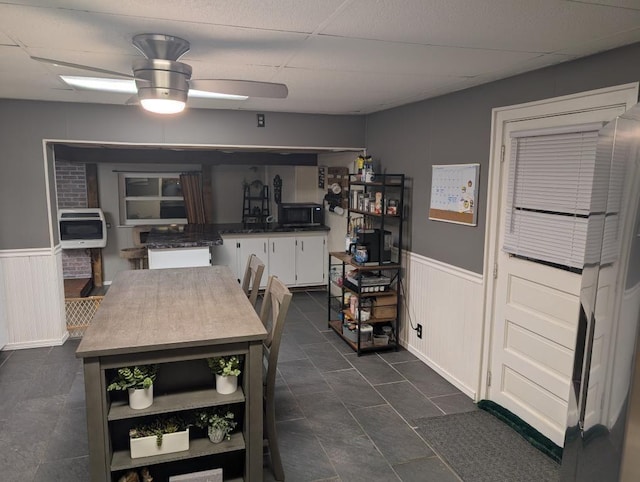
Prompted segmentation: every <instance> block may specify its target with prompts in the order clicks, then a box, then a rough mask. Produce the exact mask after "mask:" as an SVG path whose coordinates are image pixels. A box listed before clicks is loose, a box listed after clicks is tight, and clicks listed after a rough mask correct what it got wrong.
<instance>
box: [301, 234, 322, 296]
mask: <svg viewBox="0 0 640 482" xmlns="http://www.w3.org/2000/svg"><path fill="white" fill-rule="evenodd" d="M326 239H327V238H326V236H325V235H318V236H299V237H297V238H296V284H297V285H298V286H311V285H321V284H324V283H326V280H325V275H324V272H325V271H326V269H327V266H326V265H327V259H326V258H327V257H326V255H325V245H326Z"/></svg>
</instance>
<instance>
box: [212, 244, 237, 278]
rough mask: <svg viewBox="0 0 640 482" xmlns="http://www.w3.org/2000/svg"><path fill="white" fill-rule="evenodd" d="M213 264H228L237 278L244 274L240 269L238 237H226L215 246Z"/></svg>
mask: <svg viewBox="0 0 640 482" xmlns="http://www.w3.org/2000/svg"><path fill="white" fill-rule="evenodd" d="M212 251H213V264H214V265H215V266H228V267H229V268H231V271H232V272H233V275H234V276H235V278H236V279H241V277H242V276H243V275H244V271H243V272H242V274H240V273H239V271H238V239H236V238H228V237H226V236H225V237H224V239H223V242H222V244H218V245H216V246H213V248H212Z"/></svg>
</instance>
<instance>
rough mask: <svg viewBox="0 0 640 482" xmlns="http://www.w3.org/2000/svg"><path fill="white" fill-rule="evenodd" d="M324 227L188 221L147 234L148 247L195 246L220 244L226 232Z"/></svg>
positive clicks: (323, 228) (325, 228) (322, 229)
mask: <svg viewBox="0 0 640 482" xmlns="http://www.w3.org/2000/svg"><path fill="white" fill-rule="evenodd" d="M326 231H329V227H328V226H325V225H322V226H299V227H290V226H281V225H280V224H277V223H266V224H263V223H227V224H185V225H179V226H158V227H154V228H151V232H149V236H148V237H147V243H146V244H147V247H148V248H151V249H162V248H195V247H202V246H218V245H221V244H222V235H224V234H269V233H309V232H326Z"/></svg>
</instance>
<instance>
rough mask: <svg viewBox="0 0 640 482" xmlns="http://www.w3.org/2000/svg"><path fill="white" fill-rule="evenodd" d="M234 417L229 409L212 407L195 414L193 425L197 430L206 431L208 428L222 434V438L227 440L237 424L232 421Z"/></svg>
mask: <svg viewBox="0 0 640 482" xmlns="http://www.w3.org/2000/svg"><path fill="white" fill-rule="evenodd" d="M233 418H234V415H233V412H232V411H231V410H229V407H224V406H223V407H213V408H209V409H206V410H200V411H198V412H196V413H195V425H196V427H199V428H204V429H207V428H209V427H211V428H213V429H215V430H221V431H223V432H224V437H225V438H226V439H227V440H228V439H230V438H231V435H229V434H230V433H231V432H232V431H233V429H234V428H236V425H237V423H236V422H234V420H233Z"/></svg>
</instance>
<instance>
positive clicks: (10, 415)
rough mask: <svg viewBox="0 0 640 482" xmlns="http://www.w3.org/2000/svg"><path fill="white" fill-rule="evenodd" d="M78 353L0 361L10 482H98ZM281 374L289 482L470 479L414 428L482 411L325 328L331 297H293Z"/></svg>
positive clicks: (2, 470)
mask: <svg viewBox="0 0 640 482" xmlns="http://www.w3.org/2000/svg"><path fill="white" fill-rule="evenodd" d="M77 344H78V342H77V341H75V340H71V341H68V342H67V343H65V344H64V345H63V346H60V347H51V348H36V349H31V350H20V351H14V352H0V480H2V481H4V482H13V481H15V482H18V481H19V482H30V481H38V482H52V481H64V482H76V481H77V482H86V481H88V480H89V477H88V455H87V454H88V449H87V436H86V417H85V412H84V392H83V383H84V381H83V374H82V369H81V363H80V361H79V360H77V359H76V358H75V355H74V352H75V349H76V347H77ZM278 369H279V378H278V388H277V395H276V397H277V419H278V433H279V439H280V447H281V452H282V458H283V464H284V469H285V474H286V479H287V481H289V482H305V481H342V482H356V481H366V482H374V481H381V482H388V481H393V480H395V481H398V480H401V481H405V482H410V481H416V482H417V481H420V482H423V481H437V482H448V481H458V480H460V479H459V478H458V477H457V476H456V475H455V473H454V472H453V471H452V470H451V469H450V468H449V467H448V466H447V465H446V464H445V463H444V462H443V461H442V459H441V458H440V457H439V455H438V454H437V453H436V452H434V451H433V449H432V448H431V447H430V446H429V445H428V444H427V443H426V442H425V441H424V440H423V439H422V438H421V437H420V436H419V435H418V434H417V432H416V431H415V430H414V428H413V427H414V426H415V425H416V424H415V421H416V420H417V419H419V418H424V417H437V416H443V415H445V414H450V413H458V412H464V411H470V410H475V409H476V408H475V405H474V404H473V403H472V401H471V400H470V399H469V398H468V397H467V396H466V395H464V394H462V393H461V392H460V391H459V390H457V389H456V388H455V387H453V386H452V385H451V384H449V383H448V382H447V381H445V380H444V379H443V378H442V377H440V376H439V375H438V374H436V373H435V372H434V371H433V370H431V369H430V368H428V367H427V366H426V365H424V364H423V363H422V362H421V361H419V360H418V359H417V358H416V357H414V356H413V355H411V354H410V353H409V352H407V351H404V350H402V351H398V352H386V353H385V352H379V353H372V354H368V355H363V356H361V357H357V356H356V354H355V353H354V352H353V351H352V350H351V349H350V348H349V347H348V346H347V345H346V344H345V343H344V342H343V341H342V340H340V339H339V338H338V337H337V335H336V334H335V333H333V332H332V331H329V330H328V329H327V320H326V294H325V292H299V293H295V295H294V298H293V303H292V306H291V308H290V310H289V314H288V316H287V324H286V325H285V331H284V335H283V342H282V346H281V351H280V359H279V362H278ZM264 473H265V477H264V478H265V481H267V482H269V481H273V476H272V475H271V473H270V471H269V470H268V468H266V469H265V472H264Z"/></svg>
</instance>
